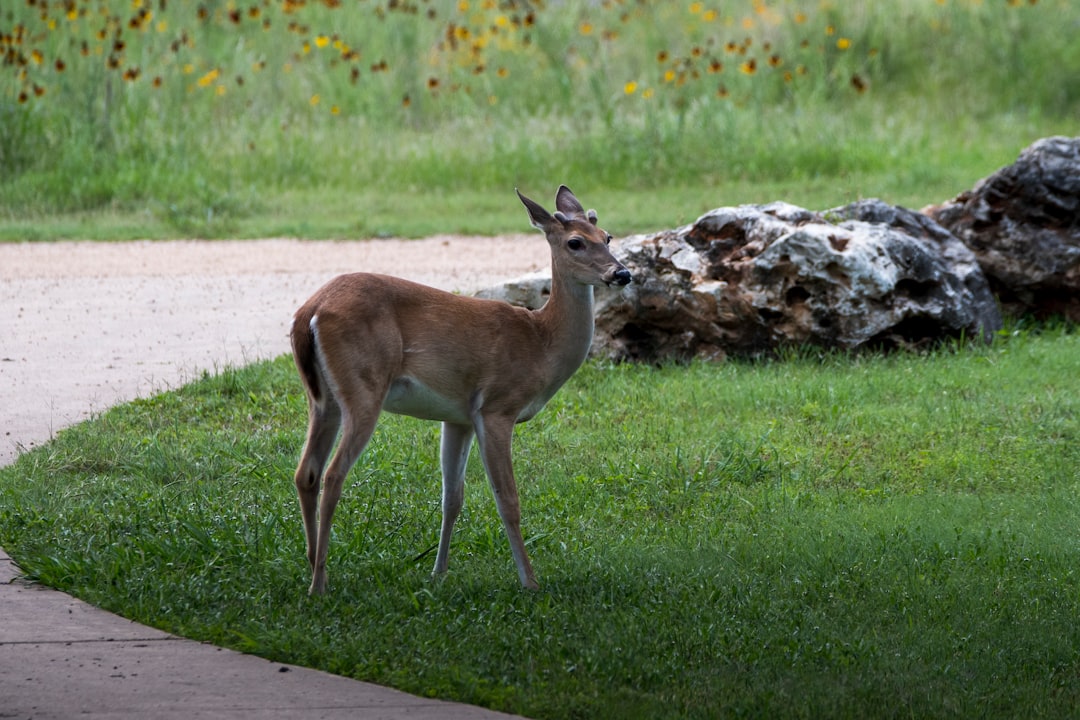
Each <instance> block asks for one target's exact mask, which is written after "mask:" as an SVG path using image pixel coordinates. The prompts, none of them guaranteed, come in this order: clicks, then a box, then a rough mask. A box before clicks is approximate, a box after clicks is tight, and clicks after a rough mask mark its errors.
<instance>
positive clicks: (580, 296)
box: [537, 266, 593, 385]
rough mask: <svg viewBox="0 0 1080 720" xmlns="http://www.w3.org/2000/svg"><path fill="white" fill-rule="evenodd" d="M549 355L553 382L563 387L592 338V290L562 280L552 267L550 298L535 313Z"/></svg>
mask: <svg viewBox="0 0 1080 720" xmlns="http://www.w3.org/2000/svg"><path fill="white" fill-rule="evenodd" d="M537 319H538V320H539V322H540V324H541V325H542V326H543V327H544V329H545V331H546V334H547V337H548V342H549V349H550V352H551V353H552V356H553V357H552V361H553V362H552V365H551V367H552V371H553V372H552V379H553V381H554V382H555V383H557V385H562V384H563V383H564V382H566V380H567V379H568V378H569V377H570V376H571V375H573V374H574V371H575V370H577V369H578V368H579V367H581V363H583V362H584V361H585V358H586V357H588V355H589V348H590V347H591V346H592V339H593V288H592V286H591V285H582V284H580V283H577V282H574V281H573V280H570V279H568V278H563V277H561V276H560V275H559V273H558V272H557V268H556V267H554V266H553V267H552V277H551V295H550V296H549V297H548V301H547V303H545V304H544V307H542V308H540V310H539V311H537Z"/></svg>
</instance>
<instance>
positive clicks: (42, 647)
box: [0, 550, 511, 720]
mask: <svg viewBox="0 0 1080 720" xmlns="http://www.w3.org/2000/svg"><path fill="white" fill-rule="evenodd" d="M17 576H18V570H17V568H16V567H15V564H14V563H13V562H12V561H11V559H10V558H9V557H8V556H7V554H6V553H4V552H3V550H0V608H3V611H2V619H0V717H3V718H20V719H24V718H25V719H31V718H32V719H33V720H46V719H48V718H75V717H79V718H87V719H88V720H101V719H103V718H125V719H129V718H154V720H172V719H174V718H175V719H177V720H179V719H180V718H184V719H185V720H186V719H188V718H219V719H222V720H240V719H244V720H247V719H249V718H250V719H255V718H259V719H260V720H261V719H263V718H270V719H272V720H285V719H288V718H305V719H308V718H331V719H332V718H365V719H367V718H371V719H375V718H387V719H389V720H392V719H396V718H409V719H410V720H424V719H425V718H430V719H431V720H443V719H445V720H487V719H490V720H496V719H497V718H509V717H511V716H509V715H504V714H502V713H496V712H492V711H490V710H483V709H480V708H475V707H471V706H468V705H458V704H455V703H448V702H443V701H440V700H427V699H424V698H418V697H414V696H412V695H408V694H406V693H403V692H399V691H397V690H391V689H389V688H384V687H380V686H378V685H372V684H370V683H363V682H357V681H355V680H348V679H346V678H342V677H338V676H336V675H330V674H328V673H323V672H317V671H315V670H309V669H307V668H301V667H297V666H295V665H283V664H281V663H275V662H269V661H267V660H263V659H261V658H257V657H254V656H252V655H243V654H241V653H238V652H233V651H231V650H224V649H222V648H218V647H215V646H213V645H205V644H202V643H198V642H194V641H191V640H184V639H182V638H178V637H176V636H174V635H169V634H168V633H164V632H161V631H160V630H154V629H153V628H148V627H145V626H143V625H139V624H137V623H133V622H130V621H129V620H125V619H123V618H121V617H119V616H117V615H113V614H112V613H107V612H105V611H104V610H99V609H98V608H95V607H93V606H91V605H87V604H86V603H84V602H82V601H81V600H76V599H75V598H73V597H71V596H69V595H65V594H63V593H61V592H58V591H56V590H51V589H49V588H45V587H41V586H35V585H29V584H27V583H25V582H22V581H20V580H18V579H17Z"/></svg>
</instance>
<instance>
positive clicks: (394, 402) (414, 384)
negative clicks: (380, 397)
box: [383, 376, 472, 425]
mask: <svg viewBox="0 0 1080 720" xmlns="http://www.w3.org/2000/svg"><path fill="white" fill-rule="evenodd" d="M383 410H386V411H387V412H392V413H395V414H397V415H410V416H412V417H416V418H420V419H422V420H439V421H442V422H452V423H458V424H461V425H471V424H472V423H471V421H470V420H469V411H468V408H465V407H462V406H461V403H459V402H456V401H454V400H452V399H450V398H448V397H446V396H445V395H441V394H439V393H437V392H435V391H434V390H432V389H431V388H429V387H428V386H427V385H424V384H423V383H422V382H420V381H419V380H417V379H416V378H413V377H409V376H404V377H400V378H398V379H396V380H394V382H393V383H391V384H390V392H388V393H387V394H386V399H385V400H384V401H383Z"/></svg>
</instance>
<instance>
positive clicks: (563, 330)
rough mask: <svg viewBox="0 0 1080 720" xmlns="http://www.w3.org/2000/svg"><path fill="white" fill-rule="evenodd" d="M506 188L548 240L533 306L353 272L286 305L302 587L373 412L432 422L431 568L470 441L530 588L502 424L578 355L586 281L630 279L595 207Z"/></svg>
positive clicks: (320, 583)
mask: <svg viewBox="0 0 1080 720" xmlns="http://www.w3.org/2000/svg"><path fill="white" fill-rule="evenodd" d="M515 192H516V193H517V196H518V198H519V199H520V200H521V202H522V204H523V205H524V206H525V209H526V211H527V212H528V215H529V220H530V223H531V224H532V225H533V227H535V228H537V229H539V230H541V231H542V232H543V233H544V235H545V236H546V237H547V242H548V245H549V246H550V248H551V293H550V295H549V296H548V299H547V302H546V303H545V304H544V305H543V306H542V307H541V308H539V309H537V310H529V309H526V308H523V307H516V306H513V305H510V304H509V303H506V302H503V301H501V300H494V299H481V298H476V297H471V296H465V295H456V294H453V293H449V292H445V291H443V290H439V289H436V288H432V287H428V286H426V285H422V284H419V283H415V282H412V281H409V280H405V279H402V278H397V277H392V276H388V275H378V274H372V273H363V272H360V273H351V274H345V275H339V276H337V277H336V278H334V279H332V280H330V281H329V282H328V283H327V284H326V285H324V286H323V287H322V288H320V289H319V290H318V291H316V292H315V294H314V295H313V296H312V297H311V298H310V299H309V300H308V301H307V302H305V303H304V304H303V305H302V306H301V307H300V309H299V310H297V311H296V314H295V315H294V318H293V323H292V329H291V331H290V339H291V344H292V350H293V359H294V361H295V363H296V367H297V370H298V372H299V374H300V378H301V380H302V382H303V385H304V389H305V392H306V395H307V402H308V428H307V437H306V439H305V442H304V446H303V450H302V451H301V456H300V461H299V463H298V465H297V468H296V475H295V478H294V481H295V484H296V490H297V495H298V496H299V500H300V511H301V515H302V517H303V521H304V533H305V538H306V542H307V560H308V564H309V566H310V569H311V587H310V588H309V590H308V592H309V594H311V595H321V594H323V593H325V592H326V590H327V573H326V562H327V555H328V551H329V543H330V528H331V524H332V522H333V518H334V510H335V508H336V507H337V504H338V502H339V500H340V498H341V493H342V485H343V483H344V480H345V478H346V476H347V475H348V473H349V471H350V469H351V468H352V467H353V465H354V464H355V463H356V462H357V460H358V459H359V458H360V456H361V454H362V453H363V451H364V448H365V447H366V446H367V444H368V441H369V440H370V439H371V436H372V433H373V431H374V429H375V425H376V422H377V421H378V419H379V416H380V414H381V412H382V411H383V410H385V411H387V412H390V413H395V414H400V415H410V416H413V417H416V418H420V419H423V420H433V421H438V422H441V423H442V428H441V433H440V447H439V454H440V465H441V470H442V525H441V528H440V532H439V542H438V551H437V553H436V556H435V567H434V569H433V572H432V575H433V577H442V576H444V575H445V574H446V572H447V568H448V561H449V555H450V536H451V534H452V533H453V530H454V523H455V522H456V520H457V518H458V516H459V514H460V513H461V508H462V505H463V503H464V488H465V467H466V463H467V461H468V458H469V452H470V449H471V447H472V441H473V438H474V437H475V439H476V441H477V445H478V446H479V448H480V454H481V458H482V461H483V467H484V471H485V474H486V475H487V478H488V482H489V484H490V487H491V491H492V494H493V495H494V497H495V506H496V509H497V511H498V513H499V517H500V518H501V520H502V524H503V529H504V530H505V532H506V536H507V539H508V540H509V542H510V552H511V555H512V556H513V560H514V564H515V565H516V567H517V573H518V579H519V580H520V582H521V585H522V587H523V588H526V589H532V590H535V589H538V588H539V585H538V583H537V581H536V575H535V574H534V572H533V568H532V565H531V563H530V562H529V556H528V554H527V553H526V551H525V541H524V539H523V538H522V535H521V507H520V501H519V497H518V490H517V483H516V481H515V479H514V468H513V462H512V459H511V440H512V437H513V429H514V426H515V425H516V424H517V423H522V422H525V421H527V420H530V419H532V418H533V417H534V416H536V414H537V413H539V412H540V410H541V409H542V408H543V407H544V405H546V404H547V402H548V401H549V400H550V399H551V398H552V397H553V396H554V395H555V393H556V392H557V391H558V390H559V388H560V387H562V386H563V384H564V383H565V382H566V381H567V380H568V379H569V378H570V376H572V375H573V374H574V372H576V371H577V369H578V368H579V367H580V366H581V364H582V363H583V362H584V361H585V359H586V357H587V356H588V354H589V350H590V347H591V345H592V338H593V330H594V317H593V312H594V310H593V307H594V293H593V290H594V288H595V287H601V286H610V285H613V284H614V285H616V286H625V285H627V284H629V283H630V282H631V280H632V277H631V273H630V271H629V270H627V269H626V267H624V266H623V264H622V263H620V262H619V261H618V260H617V259H615V256H614V255H612V253H611V249H610V247H609V245H610V243H611V240H612V237H611V235H610V234H609V233H608V232H606V231H604V230H602V229H601V228H600V227H599V225H598V222H597V215H596V211H595V210H588V211H586V210H585V209H584V208H583V207H582V205H581V203H580V202H579V201H578V199H577V198H576V197H575V196H574V193H573V192H571V191H570V189H569V188H567V187H566V186H565V185H562V186H560V187H559V189H558V192H557V193H556V196H555V207H556V210H555V212H553V213H549V212H548V211H547V210H545V209H544V208H543V206H541V205H540V204H538V203H536V202H534V201H532V200H530V199H529V198H527V197H525V196H524V195H522V194H521V192H520V191H518V190H515ZM331 450H333V455H332V456H331ZM320 485H321V498H320Z"/></svg>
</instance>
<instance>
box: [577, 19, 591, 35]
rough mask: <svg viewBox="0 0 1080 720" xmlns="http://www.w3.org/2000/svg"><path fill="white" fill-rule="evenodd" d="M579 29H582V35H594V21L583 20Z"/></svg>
mask: <svg viewBox="0 0 1080 720" xmlns="http://www.w3.org/2000/svg"><path fill="white" fill-rule="evenodd" d="M578 30H580V31H581V34H582V35H592V31H593V26H592V23H590V22H587V21H586V22H583V23H581V25H580V26H579V27H578Z"/></svg>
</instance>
